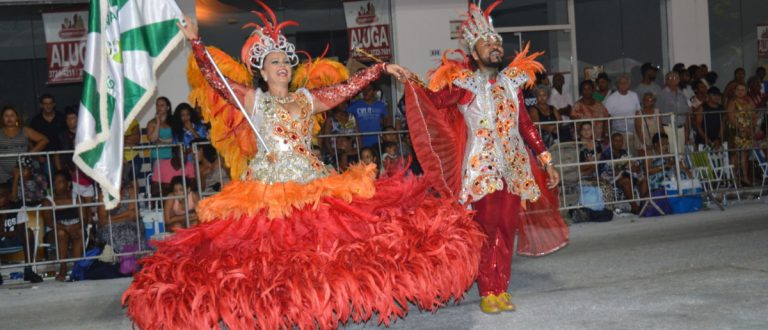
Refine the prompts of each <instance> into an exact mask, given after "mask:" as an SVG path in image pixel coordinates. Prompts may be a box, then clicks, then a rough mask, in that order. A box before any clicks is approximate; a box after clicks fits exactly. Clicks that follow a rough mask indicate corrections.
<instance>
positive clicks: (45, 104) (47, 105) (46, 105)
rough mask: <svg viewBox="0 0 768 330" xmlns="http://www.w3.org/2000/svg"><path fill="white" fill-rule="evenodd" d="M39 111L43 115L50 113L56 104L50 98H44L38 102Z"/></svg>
mask: <svg viewBox="0 0 768 330" xmlns="http://www.w3.org/2000/svg"><path fill="white" fill-rule="evenodd" d="M40 109H41V110H43V112H45V113H51V112H53V110H54V109H56V102H55V101H53V99H52V98H50V97H46V98H44V99H43V100H42V101H40Z"/></svg>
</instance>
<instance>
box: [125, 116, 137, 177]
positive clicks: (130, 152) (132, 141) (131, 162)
mask: <svg viewBox="0 0 768 330" xmlns="http://www.w3.org/2000/svg"><path fill="white" fill-rule="evenodd" d="M139 144H141V131H140V130H139V122H138V121H136V120H133V121H131V123H130V124H128V128H127V129H126V130H125V133H124V134H123V148H124V149H125V151H123V177H124V178H127V179H128V180H130V181H133V180H134V179H135V178H136V174H137V173H139V172H140V171H141V160H140V159H139V158H137V157H136V156H138V155H139V151H138V150H135V149H133V147H136V146H138V145H139Z"/></svg>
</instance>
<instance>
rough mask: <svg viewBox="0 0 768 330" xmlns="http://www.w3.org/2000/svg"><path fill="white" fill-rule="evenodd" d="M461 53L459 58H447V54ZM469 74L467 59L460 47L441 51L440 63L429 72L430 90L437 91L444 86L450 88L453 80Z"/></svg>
mask: <svg viewBox="0 0 768 330" xmlns="http://www.w3.org/2000/svg"><path fill="white" fill-rule="evenodd" d="M450 54H458V55H461V60H455V59H449V58H448V55H450ZM468 74H470V70H469V59H468V58H467V54H466V53H464V51H462V50H460V49H455V50H447V51H445V52H443V59H442V64H441V65H440V67H438V68H437V69H434V70H432V71H430V72H429V74H428V76H429V85H428V86H427V87H428V88H429V89H430V90H432V91H439V90H441V89H443V88H445V87H448V88H451V86H453V81H454V80H456V79H458V78H461V77H463V76H466V75H468Z"/></svg>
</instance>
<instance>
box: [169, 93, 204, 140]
mask: <svg viewBox="0 0 768 330" xmlns="http://www.w3.org/2000/svg"><path fill="white" fill-rule="evenodd" d="M170 124H171V130H172V131H173V143H181V144H182V145H184V148H187V149H189V148H191V147H192V141H193V140H201V139H202V140H207V139H208V129H207V128H206V127H205V125H203V122H202V121H201V120H200V116H199V115H198V114H197V111H195V110H194V109H192V106H191V105H189V103H180V104H179V105H177V106H176V110H174V111H173V116H172V117H171V121H170Z"/></svg>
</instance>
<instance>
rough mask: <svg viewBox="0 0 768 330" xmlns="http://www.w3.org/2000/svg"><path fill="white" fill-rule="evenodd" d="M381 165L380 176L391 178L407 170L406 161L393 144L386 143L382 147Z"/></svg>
mask: <svg viewBox="0 0 768 330" xmlns="http://www.w3.org/2000/svg"><path fill="white" fill-rule="evenodd" d="M381 151H382V154H381V163H382V168H381V171H380V176H382V177H390V176H393V175H395V174H397V173H400V172H402V171H404V170H405V168H406V165H407V164H406V160H405V158H404V157H403V156H402V155H400V152H399V148H398V147H397V144H395V143H392V142H384V143H383V144H382V145H381Z"/></svg>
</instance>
